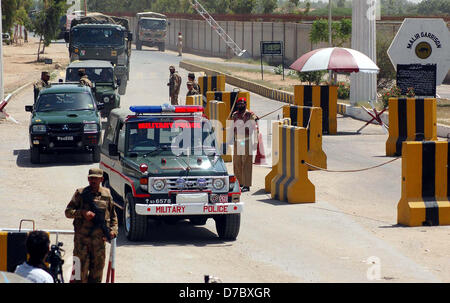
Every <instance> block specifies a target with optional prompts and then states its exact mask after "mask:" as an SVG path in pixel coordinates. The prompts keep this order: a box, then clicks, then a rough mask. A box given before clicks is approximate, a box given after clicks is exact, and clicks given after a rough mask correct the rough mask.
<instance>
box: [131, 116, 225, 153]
mask: <svg viewBox="0 0 450 303" xmlns="http://www.w3.org/2000/svg"><path fill="white" fill-rule="evenodd" d="M127 132H128V149H127V150H128V152H133V153H144V154H165V155H176V156H178V155H188V154H189V155H214V154H217V149H218V148H217V146H216V142H217V141H216V138H215V135H214V132H213V131H212V127H211V123H210V121H208V120H205V121H194V120H192V119H191V120H188V119H186V118H179V119H171V120H167V119H166V120H155V119H153V120H151V121H145V122H133V123H129V124H128V128H127Z"/></svg>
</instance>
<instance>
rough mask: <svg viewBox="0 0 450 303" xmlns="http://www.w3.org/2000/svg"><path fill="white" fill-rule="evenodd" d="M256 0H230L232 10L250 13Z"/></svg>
mask: <svg viewBox="0 0 450 303" xmlns="http://www.w3.org/2000/svg"><path fill="white" fill-rule="evenodd" d="M255 4H256V0H230V10H231V11H232V12H233V13H235V14H250V13H251V12H252V10H253V8H254V7H255Z"/></svg>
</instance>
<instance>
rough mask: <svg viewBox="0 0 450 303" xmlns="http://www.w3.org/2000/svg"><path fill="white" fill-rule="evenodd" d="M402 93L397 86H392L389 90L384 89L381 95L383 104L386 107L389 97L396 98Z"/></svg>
mask: <svg viewBox="0 0 450 303" xmlns="http://www.w3.org/2000/svg"><path fill="white" fill-rule="evenodd" d="M401 94H402V91H401V89H400V88H399V87H398V86H396V85H395V86H393V87H392V88H391V89H390V90H388V91H385V92H384V94H383V95H382V99H383V106H384V108H387V107H388V106H389V98H398V97H400V96H401Z"/></svg>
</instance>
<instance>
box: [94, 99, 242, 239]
mask: <svg viewBox="0 0 450 303" xmlns="http://www.w3.org/2000/svg"><path fill="white" fill-rule="evenodd" d="M202 114H203V107H201V106H189V105H187V106H172V105H168V104H164V105H162V106H132V107H130V110H127V109H119V108H116V109H114V110H112V112H111V114H110V117H109V121H108V125H107V127H106V129H105V133H104V135H103V143H102V147H101V156H100V157H101V160H100V168H101V169H103V171H104V186H105V187H108V188H109V189H110V190H111V192H112V194H113V196H114V201H116V203H118V204H119V205H120V207H118V208H117V213H118V215H119V216H121V217H122V219H121V220H119V222H123V223H122V226H123V229H124V232H125V235H126V237H127V238H128V239H129V240H131V241H139V240H144V239H145V237H146V234H147V232H148V228H149V226H150V225H148V219H153V220H162V221H165V222H167V223H169V224H173V223H175V222H176V221H178V220H183V219H188V220H189V221H190V222H191V223H192V224H194V225H204V224H206V222H207V220H208V219H209V218H212V219H213V220H214V221H215V224H216V229H217V233H218V235H219V238H220V239H222V240H231V241H233V240H235V239H236V237H237V236H238V233H239V228H240V222H241V221H240V220H241V216H240V214H241V212H242V210H243V203H242V202H241V201H240V197H241V190H240V187H239V181H238V180H237V178H236V177H235V176H233V175H231V174H228V172H227V168H226V166H225V163H224V161H223V160H222V157H221V156H220V155H219V154H218V153H217V150H218V148H217V146H216V144H215V142H216V141H215V136H214V130H213V128H212V126H211V121H209V120H208V119H207V118H206V117H205V116H203V115H202ZM180 142H183V143H182V144H181V145H180Z"/></svg>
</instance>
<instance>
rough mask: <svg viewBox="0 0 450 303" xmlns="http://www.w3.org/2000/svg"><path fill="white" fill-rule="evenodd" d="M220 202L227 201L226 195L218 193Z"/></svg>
mask: <svg viewBox="0 0 450 303" xmlns="http://www.w3.org/2000/svg"><path fill="white" fill-rule="evenodd" d="M219 202H220V203H228V195H219Z"/></svg>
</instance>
